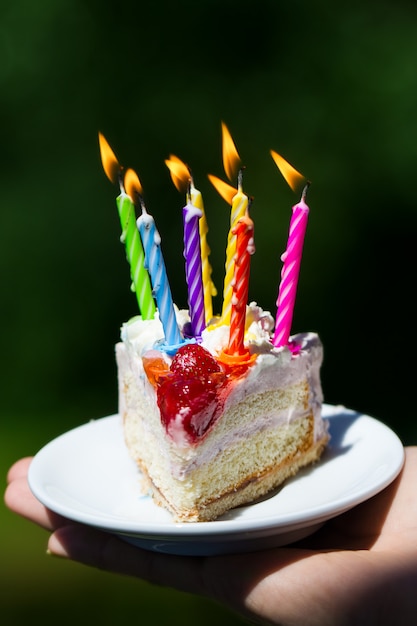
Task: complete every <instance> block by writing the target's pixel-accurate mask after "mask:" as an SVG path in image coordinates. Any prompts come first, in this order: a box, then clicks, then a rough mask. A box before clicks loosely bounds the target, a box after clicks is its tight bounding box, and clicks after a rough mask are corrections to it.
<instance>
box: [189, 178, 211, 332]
mask: <svg viewBox="0 0 417 626" xmlns="http://www.w3.org/2000/svg"><path fill="white" fill-rule="evenodd" d="M190 197H191V204H192V205H193V206H195V207H196V208H197V209H200V211H201V212H202V216H201V219H200V220H199V231H200V248H201V274H202V280H203V292H204V311H205V321H206V324H208V323H209V322H210V320H211V319H212V317H213V298H214V296H216V295H217V289H216V287H215V285H214V283H213V280H212V278H211V274H212V267H211V264H210V261H209V256H210V247H209V245H208V243H207V233H208V224H207V218H206V214H205V211H204V204H203V196H202V195H201V192H200V191H199V190H198V189H196V188H195V187H194V182H193V179H192V178H191V184H190Z"/></svg>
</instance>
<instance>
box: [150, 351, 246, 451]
mask: <svg viewBox="0 0 417 626" xmlns="http://www.w3.org/2000/svg"><path fill="white" fill-rule="evenodd" d="M154 355H155V353H152V355H151V356H149V357H147V356H146V355H144V358H143V364H144V368H145V372H146V374H147V376H148V378H149V381H150V382H151V384H153V385H154V387H155V388H156V393H157V403H158V407H159V410H160V412H161V421H162V423H163V425H164V426H165V429H166V431H167V433H168V434H171V435H173V433H174V431H178V429H181V430H182V433H183V435H185V436H186V438H187V440H188V441H189V442H191V443H195V442H196V441H197V440H199V439H200V438H201V437H203V436H204V435H205V433H206V432H207V431H208V430H209V428H210V426H212V425H213V424H214V422H215V421H216V419H217V418H218V417H219V416H220V414H221V412H222V409H223V403H224V397H225V388H226V386H227V385H228V383H230V381H231V380H233V379H236V378H238V377H240V376H242V375H243V374H244V373H245V372H246V370H247V367H248V366H246V367H245V368H243V367H242V366H240V367H236V368H234V367H230V366H228V365H224V364H222V363H219V362H218V361H217V360H216V359H215V358H214V357H213V355H212V354H210V352H208V350H206V349H205V348H203V347H202V346H201V345H199V344H196V343H190V344H186V345H184V346H181V347H180V348H179V350H178V351H177V352H176V354H175V356H174V358H173V359H172V362H171V365H170V366H169V368H168V364H167V363H166V361H164V359H163V358H162V357H156V356H154Z"/></svg>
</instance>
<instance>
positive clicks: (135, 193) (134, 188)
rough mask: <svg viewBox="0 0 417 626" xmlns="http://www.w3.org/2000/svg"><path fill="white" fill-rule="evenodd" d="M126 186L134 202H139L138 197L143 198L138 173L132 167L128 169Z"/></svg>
mask: <svg viewBox="0 0 417 626" xmlns="http://www.w3.org/2000/svg"><path fill="white" fill-rule="evenodd" d="M124 186H125V189H126V193H127V195H128V196H130V198H131V200H132V202H133V203H134V204H137V200H138V198H141V196H142V193H143V189H142V185H141V182H140V180H139V177H138V175H137V174H136V172H135V171H134V170H132V169H131V168H129V169H128V170H126V174H125V180H124Z"/></svg>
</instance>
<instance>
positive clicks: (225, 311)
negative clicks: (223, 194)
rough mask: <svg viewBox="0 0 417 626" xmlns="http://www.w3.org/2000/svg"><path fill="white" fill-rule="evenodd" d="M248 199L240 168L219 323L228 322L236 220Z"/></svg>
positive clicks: (244, 210) (240, 216)
mask: <svg viewBox="0 0 417 626" xmlns="http://www.w3.org/2000/svg"><path fill="white" fill-rule="evenodd" d="M248 203H249V199H248V196H246V195H245V194H244V193H243V191H242V170H240V171H239V178H238V189H237V193H236V194H235V196H234V197H233V200H232V210H231V213H230V230H229V234H228V237H227V246H226V263H225V276H224V287H223V308H222V315H221V323H222V324H229V323H230V314H231V310H232V297H233V277H234V271H235V258H236V231H235V227H236V225H237V223H238V221H239V220H240V219H241V218H242V217H243V216H244V215H245V213H246V211H247V208H248Z"/></svg>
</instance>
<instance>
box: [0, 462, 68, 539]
mask: <svg viewBox="0 0 417 626" xmlns="http://www.w3.org/2000/svg"><path fill="white" fill-rule="evenodd" d="M30 461H31V459H30V458H28V459H22V460H21V461H18V462H17V463H15V464H14V465H13V466H12V467H11V468H10V470H9V473H8V476H7V479H8V482H9V484H8V486H7V488H6V491H5V494H4V502H5V504H6V506H7V507H8V508H9V509H10V510H11V511H13V513H17V514H18V515H20V516H22V517H25V518H26V519H28V520H30V521H31V522H34V523H35V524H38V526H41V527H42V528H45V529H46V530H55V529H56V528H58V527H59V526H62V524H63V523H66V520H64V518H63V517H61V516H60V515H57V514H55V513H52V512H51V511H49V510H48V509H46V508H45V507H44V506H43V504H41V503H40V502H39V501H38V500H37V499H36V498H35V496H34V495H33V494H32V492H31V490H30V488H29V485H28V482H27V470H28V467H29V464H30Z"/></svg>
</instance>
